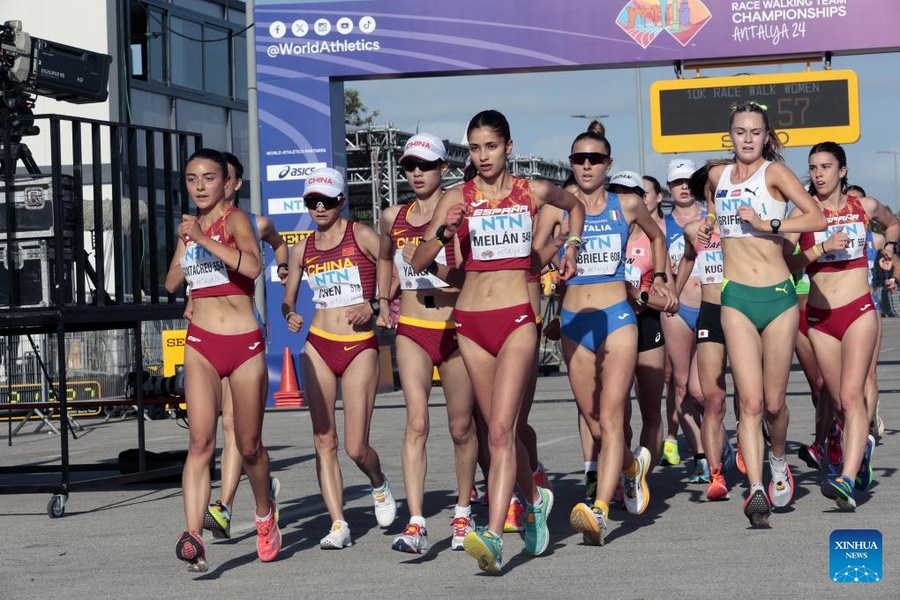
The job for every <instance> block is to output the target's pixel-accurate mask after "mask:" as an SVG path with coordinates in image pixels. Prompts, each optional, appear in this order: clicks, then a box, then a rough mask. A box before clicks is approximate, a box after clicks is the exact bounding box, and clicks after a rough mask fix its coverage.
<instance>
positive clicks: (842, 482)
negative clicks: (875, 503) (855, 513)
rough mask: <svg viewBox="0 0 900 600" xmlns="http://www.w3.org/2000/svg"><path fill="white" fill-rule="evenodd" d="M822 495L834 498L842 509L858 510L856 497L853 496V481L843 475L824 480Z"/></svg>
mask: <svg viewBox="0 0 900 600" xmlns="http://www.w3.org/2000/svg"><path fill="white" fill-rule="evenodd" d="M822 495H823V496H825V497H826V498H831V499H832V500H834V501H835V502H836V503H837V506H838V508H839V509H841V510H848V511H852V510H856V499H854V498H853V482H851V481H850V480H849V478H847V477H844V476H843V475H838V476H836V477H835V476H832V477H828V478H826V479H825V481H823V482H822Z"/></svg>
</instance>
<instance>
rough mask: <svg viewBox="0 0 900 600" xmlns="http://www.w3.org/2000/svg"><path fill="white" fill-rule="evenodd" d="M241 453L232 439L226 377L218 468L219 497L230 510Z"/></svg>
mask: <svg viewBox="0 0 900 600" xmlns="http://www.w3.org/2000/svg"><path fill="white" fill-rule="evenodd" d="M243 466H244V465H243V463H242V462H241V453H240V452H238V449H237V443H236V442H235V440H234V407H233V405H232V399H231V385H230V381H229V379H228V378H225V379H223V380H222V456H221V458H220V460H219V470H220V471H221V472H222V482H221V488H220V490H219V499H220V500H221V501H222V503H223V504H224V505H225V506H227V507H228V510H229V511H230V510H231V509H232V505H233V504H234V494H235V492H237V488H238V484H239V483H240V481H241V471H242V469H243Z"/></svg>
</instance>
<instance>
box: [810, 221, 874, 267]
mask: <svg viewBox="0 0 900 600" xmlns="http://www.w3.org/2000/svg"><path fill="white" fill-rule="evenodd" d="M841 227H843V228H844V229H843V231H844V233H846V234H847V236H848V237H849V238H850V240H849V244H848V245H847V247H846V248H844V249H843V250H831V251H830V252H826V253H825V254H823V255H822V256H820V257H818V258H817V259H816V262H819V263H831V262H838V261H845V260H853V259H854V258H860V257H861V256H863V254H864V253H865V252H866V226H865V224H864V223H861V222H856V223H835V224H833V225H829V226H828V227H827V228H826V229H825V231H817V232H815V241H816V243H817V244H821V243H823V242H824V241H825V240H827V239H828V238H830V237H831V236H832V235H834V233H835V232H836V231H837V230H838V229H840V228H841Z"/></svg>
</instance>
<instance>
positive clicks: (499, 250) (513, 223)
mask: <svg viewBox="0 0 900 600" xmlns="http://www.w3.org/2000/svg"><path fill="white" fill-rule="evenodd" d="M469 240H470V241H471V245H472V256H473V258H475V260H499V259H502V258H521V257H524V256H528V255H530V254H531V212H530V210H529V208H528V207H527V206H511V207H508V208H476V209H475V211H474V212H473V213H472V215H471V216H470V217H469Z"/></svg>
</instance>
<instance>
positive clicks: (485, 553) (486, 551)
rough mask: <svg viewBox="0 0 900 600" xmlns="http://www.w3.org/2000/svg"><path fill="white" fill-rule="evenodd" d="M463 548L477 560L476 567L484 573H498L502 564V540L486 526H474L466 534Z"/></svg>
mask: <svg viewBox="0 0 900 600" xmlns="http://www.w3.org/2000/svg"><path fill="white" fill-rule="evenodd" d="M463 549H464V550H465V551H466V552H467V553H468V554H469V556H471V557H473V558H474V559H475V560H476V561H478V568H479V569H481V570H482V571H484V572H486V573H494V574H497V573H500V568H501V565H502V564H503V540H501V539H500V538H499V537H497V536H496V535H494V534H493V533H491V532H490V531H489V530H488V528H487V527H476V528H475V530H474V531H470V532H469V533H468V535H466V539H465V541H464V542H463Z"/></svg>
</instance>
